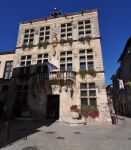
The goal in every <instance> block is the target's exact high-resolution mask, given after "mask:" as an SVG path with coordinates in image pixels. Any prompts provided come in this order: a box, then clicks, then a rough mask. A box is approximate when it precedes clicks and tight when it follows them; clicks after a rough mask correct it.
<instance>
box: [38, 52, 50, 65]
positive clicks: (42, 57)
mask: <svg viewBox="0 0 131 150" xmlns="http://www.w3.org/2000/svg"><path fill="white" fill-rule="evenodd" d="M48 57H49V56H48V53H41V54H38V55H37V64H38V63H43V62H48Z"/></svg>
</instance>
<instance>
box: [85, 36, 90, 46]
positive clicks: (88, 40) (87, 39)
mask: <svg viewBox="0 0 131 150" xmlns="http://www.w3.org/2000/svg"><path fill="white" fill-rule="evenodd" d="M85 41H86V42H87V43H88V44H89V45H90V41H91V37H90V36H87V37H85Z"/></svg>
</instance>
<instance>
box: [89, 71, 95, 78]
mask: <svg viewBox="0 0 131 150" xmlns="http://www.w3.org/2000/svg"><path fill="white" fill-rule="evenodd" d="M87 74H89V75H91V76H92V77H94V78H95V77H96V71H95V69H89V70H87Z"/></svg>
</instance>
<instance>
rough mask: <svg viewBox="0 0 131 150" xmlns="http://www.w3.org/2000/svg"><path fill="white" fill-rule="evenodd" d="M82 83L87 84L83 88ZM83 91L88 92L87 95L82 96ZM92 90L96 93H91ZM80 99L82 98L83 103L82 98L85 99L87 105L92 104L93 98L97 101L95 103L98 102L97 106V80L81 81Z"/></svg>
mask: <svg viewBox="0 0 131 150" xmlns="http://www.w3.org/2000/svg"><path fill="white" fill-rule="evenodd" d="M82 84H85V85H86V86H85V87H83V88H82V87H81V85H82ZM91 84H94V85H93V86H92V87H91ZM94 86H95V87H94ZM82 91H84V92H85V93H87V95H83V96H81V92H82ZM90 91H95V92H94V93H95V94H93V95H90V94H91V93H90ZM80 99H81V104H82V99H85V100H86V104H87V105H90V104H91V100H92V101H95V104H96V105H95V106H97V98H96V84H95V82H81V83H80Z"/></svg>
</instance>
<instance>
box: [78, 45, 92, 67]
mask: <svg viewBox="0 0 131 150" xmlns="http://www.w3.org/2000/svg"><path fill="white" fill-rule="evenodd" d="M89 51H90V52H89ZM91 51H92V52H91ZM81 52H83V53H81ZM89 57H90V58H89ZM94 62H95V61H94V54H93V49H91V48H90V49H80V50H79V68H80V69H82V68H81V64H82V63H83V64H85V68H83V69H86V70H88V69H89V65H88V64H89V63H93V68H92V69H94Z"/></svg>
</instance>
